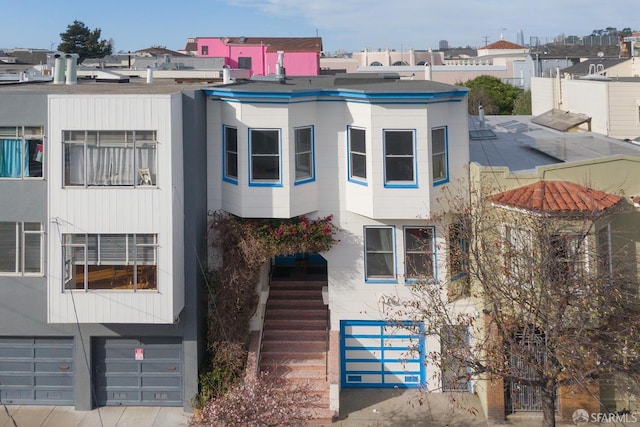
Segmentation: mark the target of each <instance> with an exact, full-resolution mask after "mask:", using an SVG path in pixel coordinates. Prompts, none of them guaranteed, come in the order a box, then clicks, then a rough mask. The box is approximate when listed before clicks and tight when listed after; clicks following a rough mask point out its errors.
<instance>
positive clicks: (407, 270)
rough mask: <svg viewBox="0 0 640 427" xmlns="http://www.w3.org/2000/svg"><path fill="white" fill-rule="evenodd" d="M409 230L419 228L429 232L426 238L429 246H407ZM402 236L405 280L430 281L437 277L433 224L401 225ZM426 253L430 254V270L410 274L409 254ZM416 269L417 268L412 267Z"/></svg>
mask: <svg viewBox="0 0 640 427" xmlns="http://www.w3.org/2000/svg"><path fill="white" fill-rule="evenodd" d="M411 230H419V231H424V232H427V233H429V234H430V237H429V240H428V245H429V246H430V247H429V248H427V247H424V248H420V249H415V248H409V247H408V245H407V244H408V242H409V238H408V237H409V236H408V234H409V233H410V231H411ZM403 237H404V277H405V282H407V283H415V282H417V281H420V280H428V281H432V280H436V278H437V271H436V265H437V263H436V244H435V242H436V229H435V227H433V226H418V225H407V226H404V227H403ZM424 244H425V246H426V244H427V242H424ZM412 254H415V255H427V256H430V258H431V271H430V272H426V274H425V272H420V274H417V275H413V274H410V268H411V263H410V260H409V259H408V258H409V255H412ZM414 268H415V269H416V270H417V268H416V267H414Z"/></svg>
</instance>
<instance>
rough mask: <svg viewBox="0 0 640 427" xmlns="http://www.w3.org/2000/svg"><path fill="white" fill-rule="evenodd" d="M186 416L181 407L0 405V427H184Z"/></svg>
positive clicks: (187, 418)
mask: <svg viewBox="0 0 640 427" xmlns="http://www.w3.org/2000/svg"><path fill="white" fill-rule="evenodd" d="M5 408H6V411H5ZM7 411H8V412H9V414H10V415H11V416H9V415H8V414H7ZM189 417H190V414H185V413H184V412H183V411H182V408H156V407H140V406H137V407H135V406H129V407H124V406H107V407H102V408H100V409H94V410H92V411H76V410H75V409H74V408H73V406H31V405H24V406H10V405H8V406H6V407H3V406H0V427H14V426H18V427H97V426H100V427H182V426H184V427H186V426H188V425H189Z"/></svg>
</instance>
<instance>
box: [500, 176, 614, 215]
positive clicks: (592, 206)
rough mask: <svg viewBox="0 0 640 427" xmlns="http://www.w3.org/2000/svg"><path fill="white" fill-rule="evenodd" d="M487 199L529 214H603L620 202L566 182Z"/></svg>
mask: <svg viewBox="0 0 640 427" xmlns="http://www.w3.org/2000/svg"><path fill="white" fill-rule="evenodd" d="M488 200H489V201H491V202H493V203H495V204H498V205H503V206H507V207H511V208H516V209H524V210H527V211H532V212H540V213H561V214H567V213H568V214H573V213H575V214H581V213H590V212H602V211H605V210H607V209H609V208H611V207H613V206H615V205H616V204H617V203H618V202H620V201H621V200H622V197H619V196H614V195H613V194H608V193H605V192H603V191H599V190H594V189H592V188H588V187H584V186H582V185H578V184H574V183H572V182H567V181H538V182H536V183H534V184H530V185H525V186H524V187H519V188H515V189H513V190H509V191H505V192H503V193H499V194H495V195H493V196H491V197H489V198H488Z"/></svg>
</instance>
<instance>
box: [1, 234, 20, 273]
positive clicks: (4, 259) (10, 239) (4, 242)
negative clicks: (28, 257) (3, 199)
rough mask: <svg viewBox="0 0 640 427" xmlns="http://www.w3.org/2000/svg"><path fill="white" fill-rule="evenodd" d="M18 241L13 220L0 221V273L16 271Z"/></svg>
mask: <svg viewBox="0 0 640 427" xmlns="http://www.w3.org/2000/svg"><path fill="white" fill-rule="evenodd" d="M17 260H18V241H17V234H16V223H15V222H0V273H16V272H17V268H16V264H17Z"/></svg>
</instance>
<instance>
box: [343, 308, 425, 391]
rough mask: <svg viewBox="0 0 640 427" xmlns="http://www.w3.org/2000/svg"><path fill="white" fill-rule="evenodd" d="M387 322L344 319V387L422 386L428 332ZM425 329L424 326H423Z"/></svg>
mask: <svg viewBox="0 0 640 427" xmlns="http://www.w3.org/2000/svg"><path fill="white" fill-rule="evenodd" d="M404 325H405V326H404V327H403V326H402V325H397V324H390V323H389V322H385V321H364V320H343V321H341V322H340V336H341V337H342V341H341V345H340V351H341V365H342V366H341V367H342V381H341V382H342V387H420V386H421V385H423V384H424V383H425V366H424V363H422V360H423V357H422V355H424V350H425V348H424V335H423V334H421V333H416V331H415V330H413V329H414V328H407V327H406V325H408V323H405V324H404ZM420 330H422V329H420Z"/></svg>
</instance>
